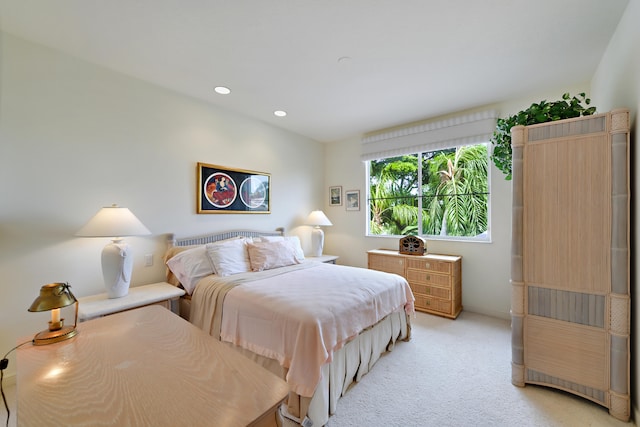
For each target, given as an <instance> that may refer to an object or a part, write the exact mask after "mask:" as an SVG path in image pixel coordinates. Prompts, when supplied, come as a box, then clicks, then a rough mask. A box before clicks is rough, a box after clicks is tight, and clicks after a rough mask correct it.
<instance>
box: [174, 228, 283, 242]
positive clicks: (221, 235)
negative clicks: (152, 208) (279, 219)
mask: <svg viewBox="0 0 640 427" xmlns="http://www.w3.org/2000/svg"><path fill="white" fill-rule="evenodd" d="M238 236H242V237H259V236H284V227H278V228H276V229H275V230H273V231H258V230H231V231H221V232H214V233H211V234H204V235H200V236H195V237H185V238H180V239H176V238H175V236H174V235H173V234H169V236H168V239H167V244H168V246H169V247H172V246H192V245H206V244H207V243H213V242H217V241H219V240H225V239H231V238H233V237H238Z"/></svg>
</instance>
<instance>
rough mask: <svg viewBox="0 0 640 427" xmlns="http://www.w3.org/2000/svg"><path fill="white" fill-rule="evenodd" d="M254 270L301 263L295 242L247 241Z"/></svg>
mask: <svg viewBox="0 0 640 427" xmlns="http://www.w3.org/2000/svg"><path fill="white" fill-rule="evenodd" d="M247 248H248V252H249V261H250V263H251V270H252V271H262V270H270V269H272V268H277V267H284V266H286V265H293V264H299V263H300V261H298V259H297V258H296V250H295V244H294V242H293V241H291V240H284V239H283V240H280V241H273V242H268V241H267V242H253V243H247Z"/></svg>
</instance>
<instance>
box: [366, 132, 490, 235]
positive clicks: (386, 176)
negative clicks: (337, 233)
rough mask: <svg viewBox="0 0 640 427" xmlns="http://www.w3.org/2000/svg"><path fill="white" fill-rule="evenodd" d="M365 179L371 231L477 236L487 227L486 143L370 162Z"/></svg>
mask: <svg viewBox="0 0 640 427" xmlns="http://www.w3.org/2000/svg"><path fill="white" fill-rule="evenodd" d="M419 160H420V162H419ZM419 163H420V164H419ZM369 177H370V199H369V214H370V225H369V233H370V234H372V235H407V234H420V235H440V236H461V237H475V236H477V235H480V234H482V233H484V232H486V231H487V224H488V197H489V196H488V192H489V184H488V152H487V145H486V144H478V145H471V146H464V147H459V148H457V149H454V148H452V149H447V150H441V151H435V152H430V153H421V154H420V155H419V154H413V155H406V156H399V157H392V158H387V159H380V160H376V161H371V162H370V169H369ZM419 177H421V178H422V180H421V181H419ZM419 182H420V183H421V185H420V186H419V185H418V184H419Z"/></svg>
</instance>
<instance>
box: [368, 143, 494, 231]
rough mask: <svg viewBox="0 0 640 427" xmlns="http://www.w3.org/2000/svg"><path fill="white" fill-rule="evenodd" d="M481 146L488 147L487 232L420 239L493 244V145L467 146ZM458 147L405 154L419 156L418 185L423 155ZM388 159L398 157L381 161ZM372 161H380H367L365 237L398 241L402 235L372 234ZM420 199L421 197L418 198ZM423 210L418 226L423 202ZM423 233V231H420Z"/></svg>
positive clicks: (420, 180) (420, 181)
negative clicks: (491, 154) (469, 235)
mask: <svg viewBox="0 0 640 427" xmlns="http://www.w3.org/2000/svg"><path fill="white" fill-rule="evenodd" d="M479 144H485V145H487V166H488V167H487V189H488V193H489V194H488V195H487V231H486V232H484V233H482V234H480V235H477V236H472V237H464V236H442V235H431V234H419V236H420V237H423V238H425V239H428V240H442V241H457V242H482V243H491V216H492V215H491V204H492V203H491V200H492V198H491V193H492V192H491V158H490V153H491V151H490V148H491V144H490V143H489V142H488V141H486V142H475V143H473V144H467V145H479ZM456 147H458V145H452V146H450V147H438V148H436V149H433V150H423V151H418V152H413V153H404V154H405V155H414V154H415V155H417V156H418V183H420V185H422V165H421V163H422V162H421V161H420V158H421V156H422V155H423V153H427V152H433V151H439V150H445V149H448V148H456ZM388 157H397V155H389V156H384V157H380V159H383V158H388ZM372 160H379V159H371V160H367V161H366V167H365V179H366V183H365V188H366V190H367V191H366V200H365V203H366V209H364V211H365V214H366V233H365V235H366V236H367V237H376V238H394V239H397V238H399V237H403V236H402V235H395V234H372V233H371V210H370V203H369V200H370V199H371V176H370V174H369V171H370V169H371V166H370V162H371V161H372ZM419 190H420V191H421V190H422V189H421V188H420V189H419ZM417 197H419V196H417ZM419 204H420V206H421V209H419V210H418V224H419V225H420V224H422V211H423V209H422V204H421V202H419ZM419 228H422V227H421V226H419ZM420 231H422V230H420Z"/></svg>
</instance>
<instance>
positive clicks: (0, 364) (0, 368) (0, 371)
mask: <svg viewBox="0 0 640 427" xmlns="http://www.w3.org/2000/svg"><path fill="white" fill-rule="evenodd" d="M32 342H33V340H30V341H25V342H23V343H22V344H18V345H17V346H15V347H13V348H12V349H11V350H9V351H7V353H6V354H5V355H4V357H3V358H2V360H0V393H1V394H2V401H3V402H4V407H5V409H6V410H7V424H6V425H7V427H9V417H11V411H10V410H9V404H8V403H7V397H6V396H5V395H4V388H3V387H2V381H3V380H4V370H5V369H7V366H9V359H7V356H9V353H11V352H12V351H14V350H17V349H18V348H20V347H22V346H23V345H25V344H29V343H32Z"/></svg>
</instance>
